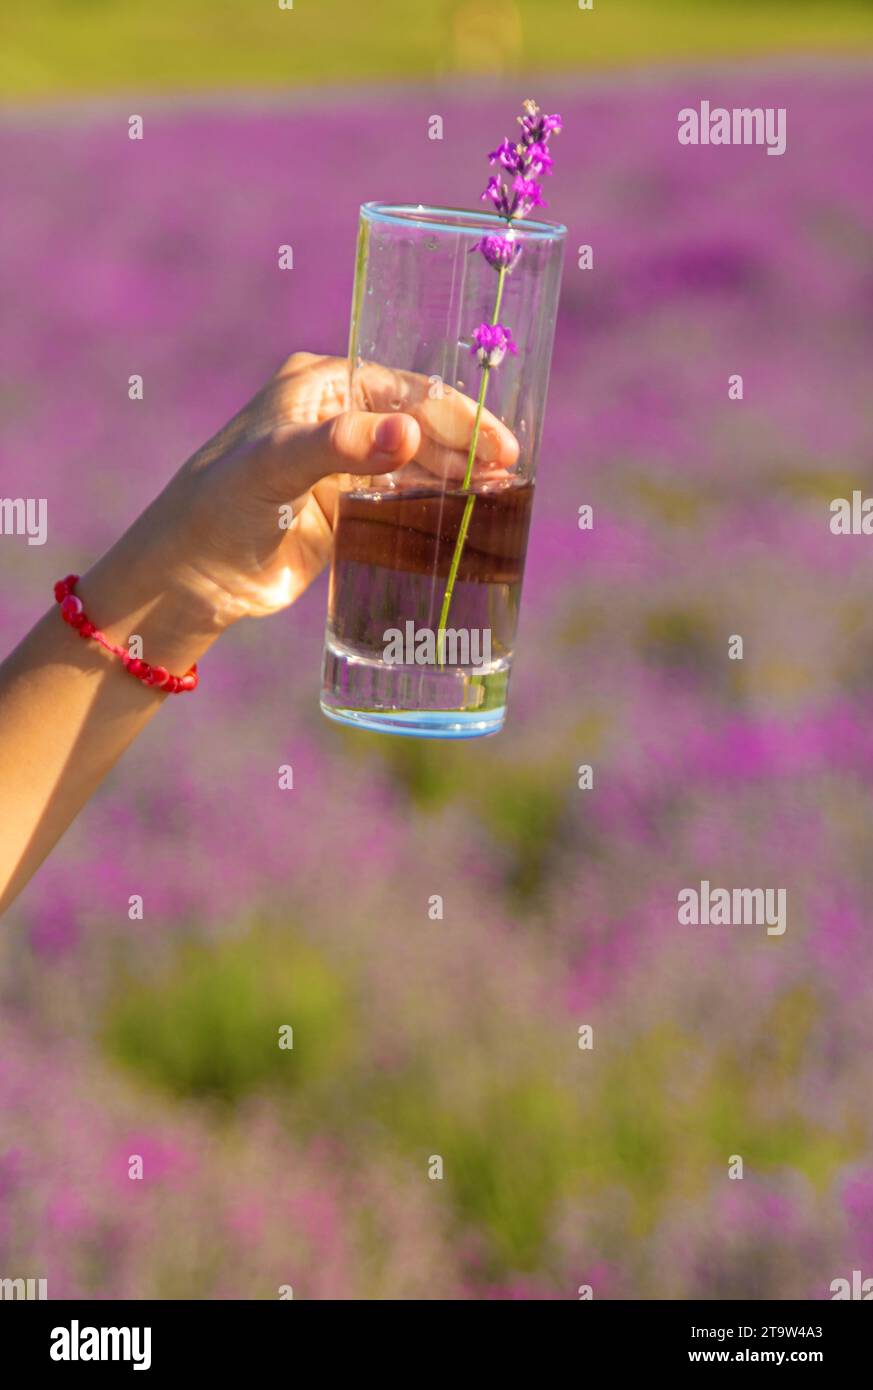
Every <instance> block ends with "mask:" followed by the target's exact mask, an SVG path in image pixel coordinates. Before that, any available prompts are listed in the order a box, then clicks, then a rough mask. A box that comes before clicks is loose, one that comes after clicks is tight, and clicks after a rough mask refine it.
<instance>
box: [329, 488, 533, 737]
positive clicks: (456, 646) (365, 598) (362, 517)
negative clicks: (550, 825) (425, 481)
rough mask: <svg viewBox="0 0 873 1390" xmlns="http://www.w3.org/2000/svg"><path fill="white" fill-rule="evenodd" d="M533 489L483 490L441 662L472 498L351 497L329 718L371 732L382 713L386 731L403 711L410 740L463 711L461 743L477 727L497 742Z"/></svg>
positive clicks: (336, 580) (397, 493)
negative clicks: (437, 718)
mask: <svg viewBox="0 0 873 1390" xmlns="http://www.w3.org/2000/svg"><path fill="white" fill-rule="evenodd" d="M533 491H534V489H533V484H532V483H513V482H503V483H500V484H492V485H490V486H482V487H480V488H478V489H477V490H476V491H475V493H474V496H475V503H474V505H473V509H472V512H471V515H470V523H469V529H468V532H467V538H466V542H465V545H464V548H463V552H462V554H461V558H460V564H459V567H458V571H457V575H456V577H455V584H454V589H453V593H452V600H451V607H450V611H449V616H448V618H447V620H446V635H445V647H444V650H443V652H442V658H443V659H442V660H440V655H441V653H440V647H439V640H438V634H439V618H440V611H441V607H442V603H443V597H444V595H445V592H446V583H447V580H448V577H449V570H450V566H451V563H452V556H453V554H454V551H455V543H456V540H457V536H458V530H459V527H460V525H461V520H462V517H463V514H464V508H465V505H466V501H467V497H468V495H469V494H468V493H465V492H462V491H460V490H457V491H451V492H449V491H447V492H443V491H440V490H438V489H436V488H427V487H421V488H419V487H414V488H409V489H402V488H398V489H396V490H393V491H391V492H371V491H352V492H346V493H342V494H341V496H340V499H339V510H338V514H337V527H336V536H335V542H334V555H333V564H332V568H331V578H330V597H329V601H328V618H327V644H326V655H325V699H324V700H323V701H322V703H323V706H324V707H325V708H326V712H327V713H331V712H332V710H333V709H337V710H342V711H343V715H344V717H345V718H348V717H349V716H350V714H351V713H352V711H355V710H358V711H359V712H360V714H361V718H360V720H358V721H357V722H361V723H367V722H368V721H367V719H366V715H367V714H368V713H371V714H378V722H379V727H384V725H385V716H386V714H388V713H389V712H392V711H393V712H395V713H396V714H397V715H398V716H399V719H398V723H399V726H400V727H399V729H398V731H402V729H403V727H404V726H405V725H406V723H407V722H408V718H409V715H413V716H414V717H415V719H416V722H417V724H420V723H421V722H422V721H420V720H419V719H418V716H420V715H422V714H425V715H427V714H429V713H432V714H441V715H444V714H445V712H446V711H447V710H456V711H458V714H459V716H463V718H460V719H459V721H458V722H459V728H458V730H456V731H455V732H456V733H460V732H461V731H462V729H463V728H464V727H466V726H470V732H471V733H476V734H481V733H483V732H486V731H487V729H485V728H483V727H482V724H483V722H484V723H485V724H488V723H489V722H493V723H494V725H495V728H499V727H500V724H501V723H502V720H503V708H504V705H505V699H506V684H507V677H508V672H509V666H510V662H511V658H512V650H513V643H514V640H515V629H516V624H517V620H518V607H519V599H520V594H521V581H522V575H523V572H524V557H525V551H526V548H527V537H528V530H529V527H530V516H531V508H532V504H533ZM334 701H336V702H337V703H336V704H334V703H333V702H334ZM423 723H424V725H425V726H426V725H427V723H428V720H427V719H426V718H425V719H424V721H423ZM441 724H442V725H443V726H444V725H445V719H444V718H443V719H442V720H441ZM474 726H475V727H474ZM415 732H417V733H419V734H420V733H422V732H423V730H422V728H421V727H416V729H415ZM424 732H426V727H425V729H424ZM442 732H443V733H445V728H444V727H443V729H442Z"/></svg>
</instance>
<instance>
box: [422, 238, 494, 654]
mask: <svg viewBox="0 0 873 1390" xmlns="http://www.w3.org/2000/svg"><path fill="white" fill-rule="evenodd" d="M505 280H506V266H505V265H502V266H501V267H500V269H499V271H498V272H497V296H496V298H495V301H494V312H493V313H492V315H491V325H492V327H493V326H494V324H496V323H497V321H498V319H499V318H500V305H501V303H502V302H503V285H504V282H505ZM490 374H491V368H490V367H489V366H487V365H486V366H483V368H482V381H481V384H480V386H479V399H478V400H477V402H476V415H475V417H474V420H473V434H472V436H471V439H470V452H469V454H468V455H467V467H466V469H465V470H464V482H463V486H462V488H461V491H462V492H466V491H467V489H468V487H469V486H470V483H471V481H472V478H473V465H474V464H475V462H476V445H477V444H478V443H479V427H480V425H481V423H482V411H483V409H484V406H485V392H486V391H487V390H488V378H489V376H490ZM475 502H476V495H475V493H472V492H471V493H470V494H469V496H468V497H467V500H466V502H465V504H464V514H463V516H462V517H461V524H460V526H459V527H458V538H457V540H456V541H455V550H454V554H453V555H452V563H451V565H450V566H449V577H448V579H447V581H446V591H445V593H444V594H443V602H442V607H441V609H440V621H439V628H438V629H437V645H438V650H439V661H440V667H441V668H442V666H443V665H444V664H445V646H446V625H447V623H448V621H449V609H450V608H451V606H452V595H453V593H454V592H455V580H456V579H457V577H458V568H459V566H460V564H461V555H462V554H463V551H464V545H465V543H466V540H467V532H468V531H469V529H470V518H471V516H472V515H473V507H474V505H475Z"/></svg>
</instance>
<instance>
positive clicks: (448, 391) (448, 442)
mask: <svg viewBox="0 0 873 1390" xmlns="http://www.w3.org/2000/svg"><path fill="white" fill-rule="evenodd" d="M355 394H356V396H357V398H358V400H357V401H356V403H359V404H361V405H364V406H366V407H367V408H368V409H370V410H376V411H389V410H403V411H405V412H406V413H407V414H408V415H412V416H413V417H414V418H415V419H416V420H417V421H418V423H419V425H420V426H421V431H422V435H423V436H424V437H425V438H426V439H430V440H432V441H433V442H434V443H435V444H437V445H442V446H443V447H444V448H447V449H450V450H458V451H460V452H462V453H464V454H465V455H466V454H467V453H468V451H469V448H470V441H471V439H472V437H473V430H474V428H475V423H476V413H477V411H478V404H477V402H476V401H474V400H473V399H472V397H470V396H466V395H464V393H463V392H462V391H456V390H455V389H454V387H452V386H446V385H445V384H444V383H443V384H441V385H440V386H439V389H438V393H437V394H434V386H433V384H432V382H431V380H430V379H429V378H428V377H424V376H419V375H417V374H416V373H414V372H402V371H395V370H393V369H392V368H390V367H382V366H379V365H378V364H377V363H366V364H365V365H364V366H363V367H361V369H360V370H359V372H358V373H357V379H356V392H355ZM518 454H519V447H518V440H517V439H516V437H515V435H514V434H513V433H512V431H511V430H510V429H507V427H506V425H504V424H503V422H502V421H501V420H498V418H497V416H496V415H493V414H492V413H491V411H490V410H488V409H484V408H483V410H482V411H481V414H480V417H479V430H478V435H477V439H476V458H477V459H481V460H483V461H484V462H485V463H496V464H499V465H500V466H501V467H503V468H512V467H513V466H514V465H515V464H516V463H517V462H518ZM430 457H432V458H433V457H434V451H432V450H431V451H430ZM440 471H441V470H440ZM462 476H463V471H462Z"/></svg>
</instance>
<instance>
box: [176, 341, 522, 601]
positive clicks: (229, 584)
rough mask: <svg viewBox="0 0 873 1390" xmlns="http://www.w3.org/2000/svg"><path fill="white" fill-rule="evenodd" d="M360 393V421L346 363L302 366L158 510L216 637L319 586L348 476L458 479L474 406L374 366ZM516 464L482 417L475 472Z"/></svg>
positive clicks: (508, 441) (358, 381)
mask: <svg viewBox="0 0 873 1390" xmlns="http://www.w3.org/2000/svg"><path fill="white" fill-rule="evenodd" d="M355 386H356V401H355V404H361V405H364V406H366V407H367V408H366V409H362V410H354V409H349V405H350V400H349V370H348V363H347V361H346V360H345V359H344V358H338V357H318V356H315V355H314V354H312V353H306V352H299V353H295V354H294V356H293V357H290V358H289V359H288V361H287V362H286V363H285V364H284V365H283V366H282V367H281V368H280V369H279V371H278V372H277V373H276V375H275V376H274V377H273V378H272V380H271V381H269V382H268V383H267V385H266V386H265V387H264V389H263V390H262V391H260V392H259V393H258V394H257V395H256V396H255V397H254V398H253V400H251V401H250V402H249V404H248V405H247V406H245V407H244V409H243V410H242V411H240V413H239V414H238V415H237V416H236V417H235V418H234V419H233V420H231V422H230V424H228V425H227V426H226V427H225V428H224V429H223V430H222V431H221V432H220V433H219V434H217V435H216V436H215V438H214V439H212V440H210V441H209V443H207V444H205V445H204V446H203V448H202V449H200V450H199V451H198V453H196V454H195V455H194V457H193V458H192V459H190V460H189V462H188V463H186V464H185V466H184V467H183V468H182V469H181V470H180V472H179V473H178V474H177V475H176V477H175V478H174V480H173V481H172V483H171V484H170V486H169V488H168V489H167V490H166V491H165V493H164V494H162V497H161V498H159V499H158V502H157V503H156V504H155V506H156V507H157V508H158V509H159V513H158V516H157V517H156V518H154V519H155V520H156V521H158V522H159V523H161V524H163V525H164V526H165V527H166V529H167V532H168V535H169V536H170V537H171V539H172V546H171V550H172V554H173V556H175V559H171V558H170V555H169V553H168V555H167V563H169V564H173V565H175V567H176V569H177V570H178V577H179V582H180V583H181V584H182V585H183V586H184V587H189V588H190V589H191V591H192V593H195V594H196V596H197V599H198V601H200V602H203V601H205V602H208V604H209V605H210V607H211V608H212V609H213V611H214V620H215V622H216V624H217V625H218V626H219V627H223V626H226V625H227V624H228V623H230V622H233V621H235V620H236V619H237V618H239V617H242V616H245V615H249V616H262V615H264V614H267V613H273V612H275V611H276V610H277V609H280V608H284V607H285V606H286V605H287V604H289V603H293V602H294V600H295V599H296V598H298V597H299V596H300V594H301V593H302V592H303V591H304V589H306V587H307V586H308V585H309V584H310V583H311V582H312V580H313V579H314V578H315V576H316V575H317V574H318V573H319V571H320V570H321V569H322V568H323V566H324V565H325V563H326V561H327V559H328V557H329V554H330V545H331V538H332V530H333V520H334V510H335V504H336V497H337V492H338V490H339V487H340V484H341V477H342V475H343V474H347V475H348V474H353V475H357V476H359V477H361V478H362V479H373V478H381V477H383V475H386V474H392V475H393V474H395V472H396V470H398V469H402V468H403V467H404V466H405V465H406V464H408V463H409V462H410V460H412V459H415V460H416V466H414V467H413V469H411V470H410V473H411V474H413V473H414V475H415V476H419V475H420V474H421V473H422V472H424V473H428V474H431V475H439V476H442V477H450V478H453V479H456V480H461V479H462V478H463V476H464V470H465V467H466V461H467V449H468V447H469V441H470V439H471V437H472V429H473V420H474V416H475V409H476V407H475V402H474V401H472V400H470V399H469V397H467V396H464V395H462V394H461V393H459V392H457V391H453V390H451V389H450V388H445V394H444V395H443V396H442V397H440V398H438V399H431V395H430V391H429V386H428V382H427V380H426V379H425V378H422V377H416V376H415V375H413V374H411V373H401V372H394V371H391V370H389V369H387V368H383V367H377V366H367V367H365V368H364V369H362V370H361V371H360V372H358V373H357V374H356V377H355ZM517 456H518V445H517V442H516V440H515V438H514V436H513V435H512V434H511V433H510V432H509V430H507V429H506V427H505V426H504V425H502V424H501V423H500V421H499V420H497V419H496V418H495V417H494V416H493V415H491V414H490V413H489V412H488V411H484V412H483V415H482V423H481V427H480V431H479V440H478V445H477V459H476V471H477V472H480V471H481V470H485V471H487V472H488V474H489V475H493V476H495V477H496V476H498V475H500V474H501V473H505V471H506V469H507V468H508V467H510V466H511V465H512V464H513V463H514V462H515V460H516V458H517ZM411 480H412V478H410V481H411ZM395 482H396V480H395ZM389 485H391V484H390V483H389ZM161 504H163V505H161Z"/></svg>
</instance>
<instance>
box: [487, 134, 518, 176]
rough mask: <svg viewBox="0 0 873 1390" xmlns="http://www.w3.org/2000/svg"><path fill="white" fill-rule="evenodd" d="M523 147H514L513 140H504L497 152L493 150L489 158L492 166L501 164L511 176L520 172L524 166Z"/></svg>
mask: <svg viewBox="0 0 873 1390" xmlns="http://www.w3.org/2000/svg"><path fill="white" fill-rule="evenodd" d="M522 154H523V146H521V145H513V143H512V141H511V140H503V141H502V142H501V143H500V144H499V145H498V146H497V149H496V150H492V151H491V153H490V154H489V156H488V162H489V163H490V164H501V165H502V166H503V168H504V169H508V170H509V172H510V174H517V173H519V172H520V170H521V168H522V167H523V166H522Z"/></svg>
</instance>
